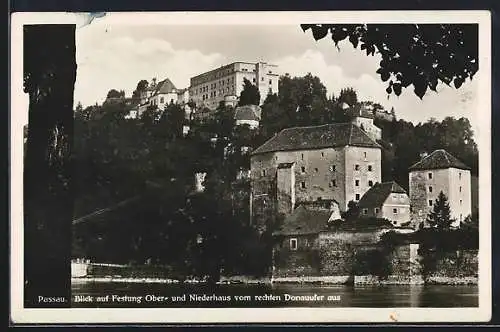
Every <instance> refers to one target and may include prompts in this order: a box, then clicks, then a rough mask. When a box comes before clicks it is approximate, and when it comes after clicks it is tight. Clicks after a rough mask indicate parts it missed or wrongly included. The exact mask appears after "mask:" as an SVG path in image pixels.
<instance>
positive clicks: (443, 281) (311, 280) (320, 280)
mask: <svg viewBox="0 0 500 332" xmlns="http://www.w3.org/2000/svg"><path fill="white" fill-rule="evenodd" d="M71 282H72V283H73V284H78V283H106V282H112V283H146V284H179V283H181V284H206V283H207V282H206V281H205V280H200V279H187V280H184V281H180V280H177V279H169V278H124V277H119V276H106V277H92V276H86V277H74V278H71ZM216 284H219V285H232V284H243V285H270V284H321V285H358V286H363V285H367V286H368V285H380V286H383V285H450V286H452V285H460V286H463V285H478V278H477V277H429V278H427V280H424V279H423V278H421V277H414V278H411V279H401V278H398V277H397V276H390V277H388V278H385V279H380V278H378V277H376V276H354V277H352V276H317V277H314V276H304V277H281V278H251V277H244V276H240V277H221V278H220V280H219V281H218V282H217V283H216Z"/></svg>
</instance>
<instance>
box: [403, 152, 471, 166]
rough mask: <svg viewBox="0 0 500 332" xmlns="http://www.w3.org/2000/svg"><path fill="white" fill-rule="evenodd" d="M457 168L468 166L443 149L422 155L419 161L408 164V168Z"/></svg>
mask: <svg viewBox="0 0 500 332" xmlns="http://www.w3.org/2000/svg"><path fill="white" fill-rule="evenodd" d="M445 168H459V169H465V170H470V167H469V166H467V165H465V164H464V163H463V162H461V161H460V160H458V159H457V158H456V157H454V156H452V155H451V154H450V153H449V152H447V151H446V150H443V149H439V150H435V151H433V152H432V153H431V154H429V155H428V156H426V157H424V158H423V159H422V160H420V161H419V162H417V163H415V164H413V165H412V166H410V168H409V170H410V171H414V170H429V169H445Z"/></svg>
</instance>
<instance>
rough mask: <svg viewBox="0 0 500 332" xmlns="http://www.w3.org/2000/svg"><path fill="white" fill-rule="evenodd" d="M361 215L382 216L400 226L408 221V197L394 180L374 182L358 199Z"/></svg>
mask: <svg viewBox="0 0 500 332" xmlns="http://www.w3.org/2000/svg"><path fill="white" fill-rule="evenodd" d="M358 206H359V209H360V216H361V217H373V218H384V219H387V220H390V221H391V222H392V224H393V225H395V226H401V225H402V224H405V223H407V222H409V221H410V198H409V197H408V195H407V194H406V191H405V190H404V189H403V188H401V186H400V185H398V184H397V183H396V182H394V181H391V182H383V183H376V184H375V185H374V186H373V187H371V188H370V190H368V191H367V192H366V193H365V194H364V195H363V197H361V200H360V201H359V205H358Z"/></svg>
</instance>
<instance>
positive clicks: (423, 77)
mask: <svg viewBox="0 0 500 332" xmlns="http://www.w3.org/2000/svg"><path fill="white" fill-rule="evenodd" d="M403 18H404V19H403ZM12 22H13V28H12V29H13V30H12V38H18V39H17V40H19V41H21V42H19V43H18V44H16V45H13V47H12V74H11V75H12V79H11V85H12V105H11V106H12V107H11V158H12V163H11V169H12V172H11V175H12V178H11V194H12V195H13V197H14V196H16V197H17V198H16V199H14V198H13V199H12V200H11V202H12V209H13V210H12V211H13V213H12V219H11V285H12V286H11V287H12V290H11V292H12V294H13V297H14V295H15V298H13V299H12V310H13V311H16V315H14V314H13V317H19V320H20V321H24V322H28V321H30V322H49V323H50V322H65V323H79V322H95V323H100V322H102V323H106V322H109V323H120V322H135V321H140V322H143V323H147V322H150V323H163V322H174V323H175V322H177V323H178V322H182V323H190V322H196V323H206V322H208V323H214V322H260V323H270V322H312V321H314V322H386V323H394V322H439V321H442V320H448V321H457V322H460V321H487V320H489V318H490V315H491V270H490V264H491V261H490V259H491V258H490V256H491V253H490V251H491V237H490V233H491V215H490V213H491V211H490V210H491V205H490V204H491V203H490V202H491V197H490V195H491V194H490V186H491V168H490V167H491V166H490V154H491V147H490V144H491V143H490V140H491V139H490V135H491V129H490V114H491V105H490V100H491V79H490V66H491V63H490V62H491V58H490V56H491V55H490V52H491V51H490V47H491V46H490V16H489V13H488V12H481V11H462V12H460V11H456V12H439V11H432V12H421V13H420V12H418V11H416V12H415V11H414V12H411V13H406V14H405V15H403V16H402V13H401V12H358V13H356V12H334V11H332V12H261V13H257V12H226V13H222V12H213V13H210V12H205V13H196V12H191V13H189V12H185V13H182V12H178V13H172V12H171V13H168V12H163V13H161V12H157V13H113V12H111V13H104V12H103V13H58V14H49V13H45V14H44V13H24V14H17V17H13V21H12ZM479 216H481V218H480V217H479ZM39 309H44V312H45V313H44V314H42V313H41V312H40V311H38V310H39ZM91 309H96V310H91ZM97 309H98V310H97ZM125 309H126V310H125ZM135 309H141V311H136V310H135ZM146 309H147V310H146ZM63 313H64V314H63ZM107 313H109V314H107Z"/></svg>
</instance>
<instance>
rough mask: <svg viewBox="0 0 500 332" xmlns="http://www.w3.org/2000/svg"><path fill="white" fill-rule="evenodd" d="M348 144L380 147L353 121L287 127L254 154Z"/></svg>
mask: <svg viewBox="0 0 500 332" xmlns="http://www.w3.org/2000/svg"><path fill="white" fill-rule="evenodd" d="M347 145H352V146H360V147H369V148H380V145H378V144H377V143H376V142H375V141H374V140H372V139H371V138H370V136H368V134H366V133H365V132H364V131H363V130H361V129H359V128H358V127H357V126H355V125H354V124H351V123H333V124H326V125H321V126H311V127H294V128H286V129H283V130H282V131H280V132H279V133H278V134H276V135H275V136H274V137H272V138H270V139H269V140H267V141H266V142H265V143H264V144H262V145H261V146H260V147H258V148H257V149H256V150H255V151H254V152H253V153H252V154H260V153H267V152H275V151H290V150H309V149H320V148H331V147H343V146H347Z"/></svg>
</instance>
